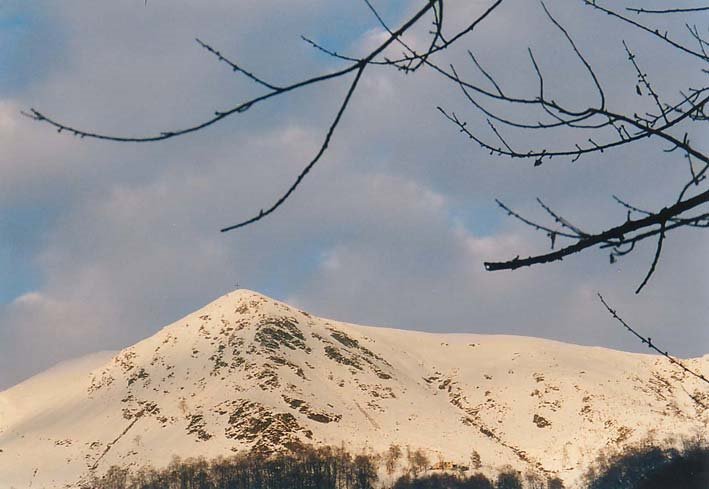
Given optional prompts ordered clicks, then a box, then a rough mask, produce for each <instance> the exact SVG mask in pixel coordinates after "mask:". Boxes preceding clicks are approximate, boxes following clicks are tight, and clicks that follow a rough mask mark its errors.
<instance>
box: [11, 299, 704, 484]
mask: <svg viewBox="0 0 709 489" xmlns="http://www.w3.org/2000/svg"><path fill="white" fill-rule="evenodd" d="M686 363H687V364H688V365H690V366H691V367H692V368H694V369H696V370H699V371H703V372H704V373H705V374H707V373H709V356H706V355H705V356H704V357H702V358H698V359H692V360H687V362H686ZM690 395H692V396H694V397H695V398H696V399H699V400H702V402H703V403H704V404H705V405H707V404H709V390H707V388H706V385H705V384H700V383H699V381H698V380H697V379H695V378H693V377H691V376H687V375H685V374H684V373H683V372H682V371H681V370H680V369H678V368H677V367H675V366H673V365H671V364H670V363H669V362H667V361H666V360H665V359H663V358H660V357H657V356H651V355H640V354H630V353H624V352H619V351H613V350H608V349H604V348H593V347H583V346H576V345H569V344H564V343H559V342H555V341H548V340H541V339H535V338H526V337H516V336H493V335H473V334H470V335H467V334H466V335H459V334H456V335H452V334H429V333H421V332H412V331H402V330H395V329H385V328H374V327H365V326H357V325H353V324H345V323H340V322H337V321H332V320H327V319H321V318H317V317H314V316H311V315H310V314H308V313H306V312H303V311H300V310H298V309H295V308H292V307H290V306H288V305H286V304H283V303H280V302H277V301H275V300H272V299H269V298H267V297H264V296H262V295H259V294H257V293H255V292H251V291H246V290H239V291H236V292H233V293H231V294H228V295H226V296H224V297H221V298H220V299H218V300H216V301H215V302H213V303H211V304H209V305H207V306H206V307H204V308H202V309H200V310H199V311H197V312H195V313H193V314H190V315H189V316H187V317H185V318H184V319H181V320H179V321H177V322H175V323H173V324H171V325H169V326H167V327H165V328H163V329H162V330H161V331H160V332H158V333H157V334H155V335H154V336H152V337H150V338H148V339H146V340H144V341H141V342H140V343H138V344H136V345H134V346H132V347H130V348H126V349H125V350H123V351H121V352H119V353H104V354H96V355H93V356H89V357H85V358H83V359H80V360H76V361H73V362H67V363H64V364H60V365H58V366H57V367H54V368H53V369H50V370H48V371H47V372H45V373H43V374H40V375H38V376H36V377H33V378H31V379H29V380H27V381H25V382H23V383H21V384H19V385H17V386H15V387H13V388H11V389H8V390H6V391H4V392H1V393H0V489H9V488H10V487H15V488H17V489H20V488H25V487H30V486H31V487H35V488H37V487H47V488H49V487H64V486H67V485H69V486H71V485H74V484H76V483H77V482H79V481H81V480H85V478H86V477H87V476H88V475H89V474H90V473H92V472H96V473H101V472H102V471H104V470H106V469H107V468H108V467H110V466H111V465H132V466H139V465H143V464H145V463H150V464H152V465H156V466H161V465H164V464H167V463H168V462H169V461H170V459H171V458H172V457H173V455H179V456H182V457H188V456H197V455H203V456H205V457H208V458H210V457H216V456H218V455H225V454H230V453H232V452H237V451H242V450H251V449H258V450H267V451H268V450H278V449H282V448H283V447H288V446H290V445H293V444H296V443H307V444H315V445H319V444H329V445H337V446H339V445H341V444H343V443H344V445H345V446H346V447H348V448H349V449H350V451H353V452H357V451H360V450H370V451H374V452H383V451H385V450H386V449H387V448H388V447H389V446H390V445H391V444H399V445H400V446H401V447H405V446H409V447H411V448H414V449H417V448H422V449H425V450H426V451H427V452H428V454H429V457H430V458H431V459H433V460H438V459H444V460H448V461H452V462H458V463H463V464H469V461H470V458H471V454H472V453H473V450H475V451H477V452H478V453H479V455H480V459H481V462H482V464H483V469H485V468H487V469H489V470H493V469H494V468H497V467H500V466H502V465H505V464H511V465H513V466H515V467H517V468H519V469H520V470H529V469H532V470H536V471H540V472H545V473H549V474H552V473H556V474H558V475H559V476H560V477H561V478H562V479H564V480H566V481H567V482H572V481H573V480H574V478H576V477H577V476H578V475H579V474H580V472H581V471H583V470H584V468H585V467H586V464H587V463H588V462H589V460H590V459H593V458H595V456H596V454H597V453H598V451H599V450H601V449H604V448H607V447H612V446H620V445H623V444H628V443H634V442H637V441H639V440H642V439H644V438H646V437H648V436H653V437H655V438H656V439H658V440H662V439H663V438H665V437H668V436H671V437H677V436H681V435H692V434H695V433H696V432H701V433H705V432H707V427H708V426H707V425H708V424H709V410H706V409H704V408H702V406H701V404H699V403H697V402H695V401H693V400H692V399H691V398H690Z"/></svg>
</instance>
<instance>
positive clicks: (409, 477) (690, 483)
mask: <svg viewBox="0 0 709 489" xmlns="http://www.w3.org/2000/svg"><path fill="white" fill-rule="evenodd" d="M392 452H393V453H394V456H393V457H392ZM397 453H398V454H399V455H403V454H402V453H401V451H400V449H395V450H393V451H392V450H390V451H389V452H388V453H385V454H384V455H383V456H381V455H374V454H359V455H353V454H351V453H349V452H348V451H347V450H346V449H345V448H344V447H339V448H334V447H321V448H313V447H301V448H299V449H297V450H294V451H291V452H288V453H281V454H273V455H270V456H268V455H266V454H258V453H241V454H235V455H232V456H230V457H219V458H216V459H214V460H212V461H207V460H205V459H204V458H188V459H180V458H175V459H173V461H172V462H171V463H170V464H169V465H168V466H167V467H165V468H162V469H156V468H153V467H147V466H146V467H141V468H139V469H135V470H133V469H130V468H126V467H118V466H113V467H111V468H110V469H109V470H108V471H107V472H106V473H105V474H104V475H102V476H101V477H99V476H96V475H94V476H93V477H92V478H91V479H90V480H89V481H87V482H85V483H83V484H81V485H80V486H79V487H80V489H374V488H389V489H564V483H563V482H562V481H561V479H559V478H557V477H553V476H552V477H545V476H542V475H540V474H538V473H532V472H527V473H522V472H520V471H517V470H515V469H514V468H512V467H510V466H507V467H504V468H502V469H501V470H500V471H499V472H498V473H497V475H493V476H490V477H488V476H486V475H483V474H482V473H479V472H478V473H473V474H468V472H469V471H459V472H455V473H454V472H440V471H432V470H430V468H428V467H426V468H424V467H423V466H422V465H421V463H422V462H423V461H422V460H420V459H421V458H422V457H424V458H425V456H423V454H422V452H421V451H410V450H407V456H406V460H408V461H409V462H412V461H413V462H416V463H415V464H414V465H413V466H412V465H411V463H410V464H409V465H410V466H409V468H408V469H406V470H404V471H403V472H404V473H403V475H401V476H400V477H398V478H397V479H396V480H393V481H391V482H390V483H385V482H384V481H381V480H380V479H379V473H378V469H379V468H380V467H383V468H385V470H386V473H388V474H389V475H391V474H392V472H391V470H390V468H391V466H392V458H394V459H397V458H398V457H397V456H396V455H397ZM382 462H384V464H383V465H382ZM581 487H583V488H584V489H706V488H707V487H709V445H708V444H707V443H706V442H704V441H697V440H693V441H684V442H683V443H681V444H680V446H679V448H678V447H661V446H658V445H653V444H648V443H645V444H641V445H638V446H634V447H630V448H627V449H625V450H624V451H623V452H620V453H615V454H612V455H609V454H607V453H601V454H599V455H598V457H597V458H596V460H595V461H594V463H592V464H591V466H590V467H589V469H588V470H587V472H586V473H585V475H584V476H583V478H582V481H581Z"/></svg>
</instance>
